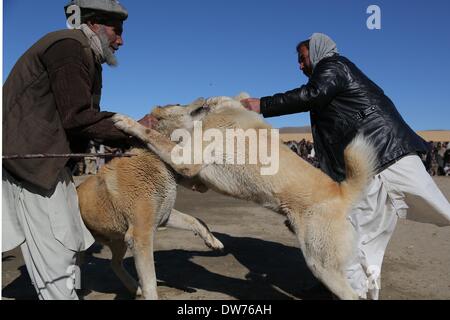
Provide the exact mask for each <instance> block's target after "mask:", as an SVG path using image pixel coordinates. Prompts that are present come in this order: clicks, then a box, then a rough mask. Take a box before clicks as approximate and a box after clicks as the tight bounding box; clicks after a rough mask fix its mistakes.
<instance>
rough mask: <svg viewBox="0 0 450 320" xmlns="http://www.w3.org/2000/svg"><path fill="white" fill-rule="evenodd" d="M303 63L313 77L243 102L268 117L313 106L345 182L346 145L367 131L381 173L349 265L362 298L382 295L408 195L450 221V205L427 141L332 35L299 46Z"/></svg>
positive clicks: (327, 154) (359, 211)
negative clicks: (426, 162)
mask: <svg viewBox="0 0 450 320" xmlns="http://www.w3.org/2000/svg"><path fill="white" fill-rule="evenodd" d="M297 52H298V62H299V64H300V69H301V70H302V71H303V73H304V74H305V75H306V76H307V77H308V78H309V81H308V83H307V84H306V85H303V86H301V87H300V88H297V89H294V90H291V91H287V92H285V93H279V94H275V95H273V96H268V97H264V98H261V99H255V98H251V99H246V100H243V103H244V105H245V106H246V107H247V108H248V109H249V110H252V111H255V112H258V113H261V114H262V115H263V116H264V117H273V116H280V115H286V114H292V113H298V112H307V111H309V113H310V116H311V129H312V134H313V138H314V149H315V151H316V155H317V157H318V159H319V161H320V168H321V169H322V170H323V171H324V172H325V173H327V174H328V175H329V176H331V177H332V178H333V179H335V180H336V181H339V182H340V181H343V180H345V165H344V149H345V147H346V146H347V145H348V144H349V143H350V142H351V141H352V139H353V138H354V137H355V136H356V134H357V133H362V134H363V135H364V136H365V137H366V138H367V139H368V140H369V141H371V142H372V143H373V146H374V147H375V149H376V154H377V160H378V165H377V167H376V174H375V176H374V177H373V179H372V180H371V182H370V184H369V185H368V187H367V189H366V191H365V194H364V196H363V198H362V199H361V200H360V202H359V203H357V204H355V206H354V208H353V209H352V212H351V213H350V216H349V220H350V223H351V225H352V226H353V228H354V230H355V234H356V241H357V243H356V244H357V250H356V252H355V256H354V260H353V261H351V262H350V263H349V265H348V269H347V277H348V279H349V281H350V284H351V286H352V287H353V289H355V291H356V292H357V293H358V294H359V295H360V296H361V297H362V298H369V299H378V297H379V289H380V274H381V264H382V261H383V256H384V253H385V250H386V247H387V244H388V242H389V239H390V238H391V236H392V233H393V232H394V229H395V226H396V223H397V220H398V218H399V217H400V218H404V217H406V209H407V208H408V206H407V205H406V203H405V194H410V195H414V196H418V197H420V198H422V199H423V200H425V201H426V202H427V203H428V204H429V205H430V206H431V207H432V208H433V209H435V210H436V212H437V213H439V214H440V218H441V219H442V220H441V221H442V225H449V223H450V205H449V203H448V201H447V199H446V198H445V197H444V195H443V194H442V193H441V191H440V190H439V189H438V187H437V186H436V184H435V183H434V181H433V180H432V179H431V177H430V176H429V174H428V173H427V171H426V170H425V167H424V166H423V164H422V161H421V159H420V157H419V156H418V155H417V154H418V153H426V152H427V150H428V145H427V143H426V142H425V141H423V140H422V139H421V138H420V137H419V136H418V135H417V134H416V133H415V132H414V131H413V130H411V128H410V127H409V126H408V125H407V124H406V122H405V121H404V120H403V118H402V117H401V115H400V114H399V113H398V111H397V109H396V108H395V106H394V104H393V103H392V101H391V100H390V99H389V98H388V97H387V96H386V95H385V94H384V92H383V90H381V88H379V87H378V86H377V85H376V84H375V83H373V82H372V81H371V80H370V79H369V78H368V77H367V76H366V75H365V74H363V73H362V72H361V70H359V69H358V68H357V67H356V66H355V65H354V64H353V63H352V62H351V61H350V60H348V59H347V58H345V57H343V56H341V55H339V53H338V50H337V48H336V44H335V43H334V42H333V40H331V39H330V38H329V37H328V36H326V35H324V34H320V33H315V34H313V35H312V37H311V38H310V39H309V40H306V41H303V42H301V43H299V44H298V46H297Z"/></svg>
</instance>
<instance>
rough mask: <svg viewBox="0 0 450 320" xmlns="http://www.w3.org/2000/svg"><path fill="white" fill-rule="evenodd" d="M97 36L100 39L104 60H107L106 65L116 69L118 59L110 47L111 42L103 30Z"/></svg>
mask: <svg viewBox="0 0 450 320" xmlns="http://www.w3.org/2000/svg"><path fill="white" fill-rule="evenodd" d="M97 36H98V38H99V39H100V44H101V46H102V50H103V58H104V59H105V62H106V64H108V65H109V66H111V67H116V66H117V65H118V61H117V57H116V55H115V54H114V51H113V50H112V49H111V47H110V41H109V39H108V36H107V35H106V33H105V31H104V29H103V28H101V29H100V30H99V31H98V33H97Z"/></svg>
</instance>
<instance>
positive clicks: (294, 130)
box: [280, 126, 311, 134]
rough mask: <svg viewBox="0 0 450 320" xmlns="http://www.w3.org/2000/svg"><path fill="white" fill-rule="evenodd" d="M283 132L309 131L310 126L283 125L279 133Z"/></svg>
mask: <svg viewBox="0 0 450 320" xmlns="http://www.w3.org/2000/svg"><path fill="white" fill-rule="evenodd" d="M284 133H311V127H310V126H304V127H284V128H280V134H284Z"/></svg>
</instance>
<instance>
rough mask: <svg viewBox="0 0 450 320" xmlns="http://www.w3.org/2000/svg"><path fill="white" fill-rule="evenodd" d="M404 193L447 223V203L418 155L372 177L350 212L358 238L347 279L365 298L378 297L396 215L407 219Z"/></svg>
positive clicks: (449, 218)
mask: <svg viewBox="0 0 450 320" xmlns="http://www.w3.org/2000/svg"><path fill="white" fill-rule="evenodd" d="M405 195H412V196H416V197H419V198H421V199H423V200H424V201H426V202H427V203H428V205H429V206H430V207H431V208H433V209H434V211H435V212H436V213H438V214H439V215H440V216H441V217H442V221H444V224H443V225H450V204H449V202H448V200H447V199H446V198H445V196H444V195H443V194H442V192H441V191H440V190H439V188H438V187H437V186H436V184H435V183H434V181H433V179H432V178H431V177H430V175H429V174H428V172H426V170H425V167H424V166H423V164H422V161H421V160H420V158H419V157H418V156H415V155H412V156H406V157H404V158H402V159H400V160H399V161H397V162H396V163H394V164H393V165H391V166H389V167H388V168H386V169H385V170H383V171H382V172H381V173H379V174H377V175H376V176H374V177H373V179H372V180H371V182H370V184H369V185H368V187H367V189H366V194H365V196H364V197H363V199H362V200H361V201H360V202H359V203H357V204H356V205H355V206H354V208H353V209H352V212H351V214H350V217H349V220H350V223H351V224H352V226H353V228H354V230H355V234H356V240H357V249H356V251H357V252H356V254H355V256H354V259H353V261H352V262H351V263H350V264H349V266H348V268H347V278H348V279H349V281H350V284H351V286H352V287H353V289H354V290H355V291H356V292H357V293H358V294H359V295H360V297H361V298H365V299H374V300H376V299H378V297H379V291H380V286H381V281H380V275H381V265H382V262H383V257H384V253H385V251H386V247H387V245H388V243H389V240H390V239H391V236H392V234H393V232H394V229H395V226H396V224H397V220H398V218H399V217H400V218H406V210H407V209H408V206H407V204H406V202H405Z"/></svg>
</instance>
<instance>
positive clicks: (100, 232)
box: [77, 149, 223, 299]
mask: <svg viewBox="0 0 450 320" xmlns="http://www.w3.org/2000/svg"><path fill="white" fill-rule="evenodd" d="M131 153H134V154H137V155H136V156H134V157H131V158H120V159H115V160H113V161H111V162H110V163H108V164H107V165H105V166H104V167H103V168H102V169H101V170H100V171H99V173H98V174H97V175H96V176H92V177H90V178H88V179H87V180H86V181H85V182H83V183H82V184H81V185H80V186H79V187H78V189H77V191H78V197H79V203H80V210H81V215H82V218H83V221H84V222H85V224H86V226H87V227H88V228H89V229H90V231H91V232H92V234H93V235H94V237H95V238H96V240H97V241H99V242H101V243H103V244H105V245H107V246H108V247H109V248H110V249H111V252H112V261H111V267H112V269H113V270H114V272H115V274H116V275H117V276H118V277H119V279H120V280H121V281H122V282H123V284H124V285H125V287H126V288H127V289H128V290H129V291H130V292H131V293H133V294H136V295H142V297H143V298H144V299H157V297H158V296H157V291H156V274H155V266H154V260H153V238H154V235H155V232H156V228H157V227H158V226H168V227H173V228H177V229H184V230H192V231H193V232H194V233H196V234H199V235H200V236H201V237H202V238H203V240H204V241H205V244H206V245H207V246H208V247H210V248H213V249H217V250H221V249H223V245H222V243H221V242H220V241H219V240H217V239H216V238H215V237H214V236H213V235H212V234H211V232H210V231H209V230H208V227H207V226H206V225H205V224H204V223H203V222H201V221H199V220H198V219H196V218H194V217H192V216H189V215H187V214H184V213H181V212H179V211H177V210H175V209H173V206H174V203H175V197H176V188H177V181H176V180H177V177H176V174H175V173H174V172H173V170H172V169H170V168H169V167H168V166H167V165H165V164H164V163H163V162H162V161H161V160H160V159H159V158H158V157H157V156H155V155H154V154H153V153H152V152H150V151H148V150H143V149H133V150H131ZM186 186H189V184H186ZM127 248H129V249H130V250H131V251H132V252H133V257H134V260H135V265H136V270H137V273H138V276H139V282H140V287H139V286H138V284H137V283H136V281H135V280H134V279H133V278H132V277H131V276H130V275H129V274H128V273H127V272H126V270H125V269H124V267H123V265H122V260H123V257H124V256H125V253H126V251H127Z"/></svg>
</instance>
